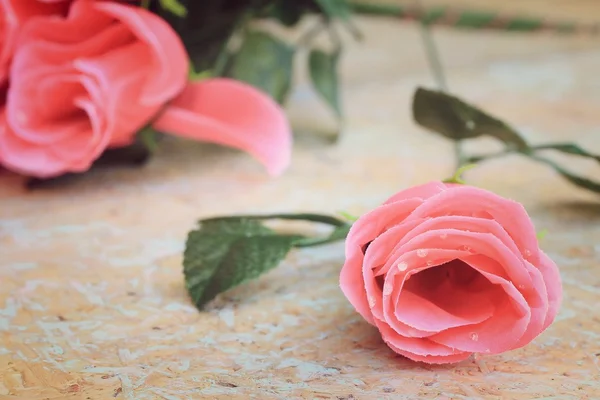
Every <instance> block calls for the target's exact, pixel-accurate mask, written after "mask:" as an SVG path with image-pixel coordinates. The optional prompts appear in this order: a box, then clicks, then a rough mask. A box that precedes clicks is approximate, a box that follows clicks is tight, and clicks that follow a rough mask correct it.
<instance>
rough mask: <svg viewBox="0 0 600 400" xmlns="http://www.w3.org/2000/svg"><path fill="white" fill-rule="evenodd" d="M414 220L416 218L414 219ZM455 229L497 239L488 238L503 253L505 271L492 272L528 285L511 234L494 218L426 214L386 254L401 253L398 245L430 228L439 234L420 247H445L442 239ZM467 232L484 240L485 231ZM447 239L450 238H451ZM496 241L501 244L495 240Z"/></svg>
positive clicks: (393, 255)
mask: <svg viewBox="0 0 600 400" xmlns="http://www.w3.org/2000/svg"><path fill="white" fill-rule="evenodd" d="M413 218H416V217H413ZM413 218H409V219H408V220H407V223H408V222H410V221H412V220H413ZM416 220H417V221H419V220H418V219H416ZM455 230H460V231H464V232H467V233H469V232H472V233H480V234H491V235H493V236H494V237H495V238H496V239H497V240H496V239H491V240H492V242H493V243H495V244H496V245H498V249H499V250H500V251H501V252H502V254H504V256H505V257H504V258H502V260H504V262H501V263H500V264H501V265H502V267H503V269H504V270H505V271H494V272H495V273H498V274H499V275H500V276H502V277H506V276H507V275H508V276H509V277H510V280H512V281H514V282H516V284H518V285H525V286H526V287H529V286H530V283H531V277H530V276H529V274H528V273H527V271H526V268H525V265H524V261H523V260H522V255H521V253H520V251H519V249H518V248H517V246H516V245H515V242H514V241H513V240H512V239H511V237H510V236H509V235H508V234H507V233H506V231H505V230H504V229H503V228H502V226H500V224H498V222H496V221H494V220H489V219H484V218H476V217H466V216H441V217H436V218H430V219H428V220H426V221H424V222H422V223H420V224H419V225H417V226H416V227H415V228H414V229H412V230H411V231H409V232H407V234H406V235H405V236H404V238H402V240H400V241H399V242H398V244H397V245H396V247H395V248H394V250H393V251H391V252H390V254H391V257H390V258H392V259H393V258H394V257H397V255H398V254H399V253H400V254H401V253H402V251H403V250H402V246H404V245H405V244H406V243H407V242H409V241H410V240H412V239H413V238H415V237H417V236H419V235H421V234H423V233H428V232H431V231H436V232H439V235H438V236H432V239H431V242H427V243H425V244H424V245H423V247H428V248H429V247H431V248H447V247H446V246H445V243H444V242H446V241H447V239H448V235H452V232H453V231H455ZM468 236H471V237H473V238H475V239H476V238H478V237H479V238H481V239H482V240H486V238H488V237H489V235H479V236H477V235H468ZM450 239H451V240H452V238H450ZM498 241H499V242H500V243H501V244H500V243H498ZM463 245H466V243H463ZM473 250H475V249H473ZM506 250H508V251H510V252H511V253H512V255H510V254H508V253H506ZM475 251H476V250H475ZM499 261H500V260H499ZM490 272H491V271H490Z"/></svg>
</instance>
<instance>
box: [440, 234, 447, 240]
mask: <svg viewBox="0 0 600 400" xmlns="http://www.w3.org/2000/svg"><path fill="white" fill-rule="evenodd" d="M447 237H448V234H447V233H442V234H441V235H440V239H446V238H447Z"/></svg>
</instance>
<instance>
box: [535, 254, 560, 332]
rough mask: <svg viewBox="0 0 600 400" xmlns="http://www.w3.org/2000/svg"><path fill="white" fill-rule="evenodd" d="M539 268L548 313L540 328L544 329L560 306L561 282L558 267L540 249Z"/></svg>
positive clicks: (552, 319)
mask: <svg viewBox="0 0 600 400" xmlns="http://www.w3.org/2000/svg"><path fill="white" fill-rule="evenodd" d="M539 270H540V272H541V273H542V277H543V279H544V282H545V285H546V291H547V293H548V313H547V314H546V318H545V320H544V325H543V326H542V329H546V328H547V327H548V326H549V325H550V324H551V323H552V321H554V318H555V317H556V314H557V313H558V310H559V308H560V304H561V302H562V284H561V279H560V272H559V271H558V267H557V266H556V264H555V263H554V261H552V260H551V259H550V257H548V255H546V253H544V252H542V251H540V264H539Z"/></svg>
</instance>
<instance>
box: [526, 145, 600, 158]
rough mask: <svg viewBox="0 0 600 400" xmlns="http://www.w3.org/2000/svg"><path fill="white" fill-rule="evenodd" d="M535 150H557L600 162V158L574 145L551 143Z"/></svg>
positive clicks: (536, 147)
mask: <svg viewBox="0 0 600 400" xmlns="http://www.w3.org/2000/svg"><path fill="white" fill-rule="evenodd" d="M533 148H534V149H535V150H556V151H560V152H561V153H565V154H571V155H575V156H581V157H587V158H591V159H594V160H596V161H598V162H600V156H599V155H596V154H592V153H590V152H588V151H586V150H584V149H582V148H581V147H579V146H578V145H576V144H574V143H550V144H542V145H538V146H534V147H533Z"/></svg>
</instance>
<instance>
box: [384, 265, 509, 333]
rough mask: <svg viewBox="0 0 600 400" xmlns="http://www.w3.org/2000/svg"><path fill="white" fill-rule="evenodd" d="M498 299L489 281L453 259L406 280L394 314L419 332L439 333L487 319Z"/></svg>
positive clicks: (495, 290)
mask: <svg viewBox="0 0 600 400" xmlns="http://www.w3.org/2000/svg"><path fill="white" fill-rule="evenodd" d="M456 275H458V276H456ZM461 275H463V276H461ZM497 298H498V292H497V289H496V288H495V287H494V286H493V285H492V284H491V283H490V282H489V281H488V280H487V279H485V278H484V277H483V276H482V275H481V274H479V273H477V272H476V271H475V270H473V269H472V268H471V267H470V266H468V265H467V264H465V263H464V262H461V261H460V260H457V259H454V260H452V261H449V262H448V263H445V264H443V265H438V266H434V267H431V268H427V269H425V270H423V271H420V272H419V273H416V274H412V275H409V276H407V277H405V281H404V285H403V288H402V290H401V292H400V293H399V299H398V302H397V304H396V307H395V315H396V317H397V318H398V320H400V321H402V322H404V323H406V324H408V325H410V326H413V327H415V328H417V329H423V330H426V331H430V332H439V331H442V330H444V329H449V328H454V327H457V326H464V325H473V324H478V323H481V322H483V321H485V320H487V319H488V318H490V317H491V316H492V315H493V313H494V309H495V304H494V303H495V302H497Z"/></svg>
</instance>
